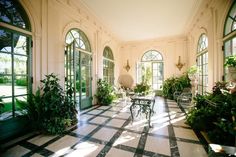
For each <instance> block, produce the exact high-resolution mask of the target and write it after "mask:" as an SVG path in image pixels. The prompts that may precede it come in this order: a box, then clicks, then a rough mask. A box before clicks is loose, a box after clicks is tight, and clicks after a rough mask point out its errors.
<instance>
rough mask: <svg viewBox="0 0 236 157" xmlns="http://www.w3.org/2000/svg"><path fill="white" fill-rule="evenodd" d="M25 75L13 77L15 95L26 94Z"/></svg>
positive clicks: (26, 83) (26, 82)
mask: <svg viewBox="0 0 236 157" xmlns="http://www.w3.org/2000/svg"><path fill="white" fill-rule="evenodd" d="M27 85H28V81H27V77H26V76H16V79H15V95H23V94H27Z"/></svg>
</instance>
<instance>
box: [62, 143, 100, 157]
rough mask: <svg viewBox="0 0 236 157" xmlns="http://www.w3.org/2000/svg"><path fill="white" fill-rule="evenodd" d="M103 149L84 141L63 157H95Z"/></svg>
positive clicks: (98, 145) (96, 144)
mask: <svg viewBox="0 0 236 157" xmlns="http://www.w3.org/2000/svg"><path fill="white" fill-rule="evenodd" d="M103 147H104V145H101V144H98V143H93V142H88V141H84V142H81V143H79V144H77V145H76V146H75V147H74V149H73V150H71V151H70V153H68V154H67V155H65V157H95V156H97V154H99V152H100V151H101V150H102V148H103Z"/></svg>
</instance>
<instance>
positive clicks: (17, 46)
mask: <svg viewBox="0 0 236 157" xmlns="http://www.w3.org/2000/svg"><path fill="white" fill-rule="evenodd" d="M13 39H14V41H13V42H14V53H19V54H26V52H27V41H26V40H27V39H26V37H25V36H22V35H19V34H14V36H13Z"/></svg>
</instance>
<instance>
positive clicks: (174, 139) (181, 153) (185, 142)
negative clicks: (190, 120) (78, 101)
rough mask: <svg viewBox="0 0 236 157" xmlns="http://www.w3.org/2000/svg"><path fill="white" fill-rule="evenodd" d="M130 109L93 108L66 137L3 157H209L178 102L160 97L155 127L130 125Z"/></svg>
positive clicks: (37, 139)
mask: <svg viewBox="0 0 236 157" xmlns="http://www.w3.org/2000/svg"><path fill="white" fill-rule="evenodd" d="M130 105H131V103H130V101H128V100H122V101H120V102H119V103H114V104H112V105H111V106H95V107H93V108H90V109H88V110H85V111H83V112H81V113H80V114H79V115H78V118H79V122H78V124H77V126H74V127H72V128H71V129H70V130H69V131H68V132H67V133H65V134H63V135H59V136H49V135H41V134H36V135H33V136H31V137H29V138H27V139H25V140H23V141H20V142H18V143H16V144H14V145H12V146H10V147H9V148H8V149H7V150H6V151H5V152H4V154H2V156H9V157H18V156H25V157H27V156H34V157H41V156H52V157H57V156H66V157H85V156H89V157H96V156H97V157H103V156H106V157H133V156H135V157H136V156H137V157H139V156H140V157H141V156H143V157H147V156H153V157H170V156H171V157H207V153H206V151H205V149H204V147H203V146H202V145H201V143H200V141H199V139H198V137H197V136H196V134H195V133H194V131H193V130H192V129H191V128H190V127H189V126H188V125H186V124H185V123H184V121H185V115H184V113H183V112H182V110H181V109H180V108H179V107H178V105H177V104H176V103H175V102H174V101H171V100H165V99H163V98H161V97H156V102H155V106H154V110H155V113H154V115H153V116H152V118H151V125H152V127H149V126H148V123H147V120H146V119H145V116H144V115H139V116H138V117H135V118H134V121H131V117H130V111H129V107H130ZM0 156H1V155H0Z"/></svg>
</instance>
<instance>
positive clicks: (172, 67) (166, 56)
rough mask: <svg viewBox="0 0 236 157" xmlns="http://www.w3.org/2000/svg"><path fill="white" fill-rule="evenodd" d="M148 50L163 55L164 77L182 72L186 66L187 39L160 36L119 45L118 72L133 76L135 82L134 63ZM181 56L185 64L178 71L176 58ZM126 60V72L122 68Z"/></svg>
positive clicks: (183, 37)
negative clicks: (127, 67)
mask: <svg viewBox="0 0 236 157" xmlns="http://www.w3.org/2000/svg"><path fill="white" fill-rule="evenodd" d="M148 50H156V51H158V52H160V53H161V54H162V56H163V61H164V79H166V78H168V77H171V76H176V75H180V74H182V73H183V72H184V71H185V70H186V66H187V64H186V63H187V39H186V37H185V36H177V37H169V38H161V39H154V40H146V41H134V42H126V43H123V44H122V45H121V49H120V54H121V55H122V58H121V60H120V63H121V64H120V65H121V67H120V70H121V71H120V74H121V75H122V74H129V75H131V76H132V77H133V79H134V83H136V81H137V80H136V63H137V62H140V61H141V58H142V56H143V54H144V53H145V52H147V51H148ZM179 56H181V62H182V63H185V66H184V67H183V68H182V69H181V71H179V69H178V68H177V67H176V64H177V63H178V58H179ZM127 60H129V64H130V66H131V69H130V70H129V71H128V72H127V71H126V70H125V69H124V66H125V65H126V62H127Z"/></svg>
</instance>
